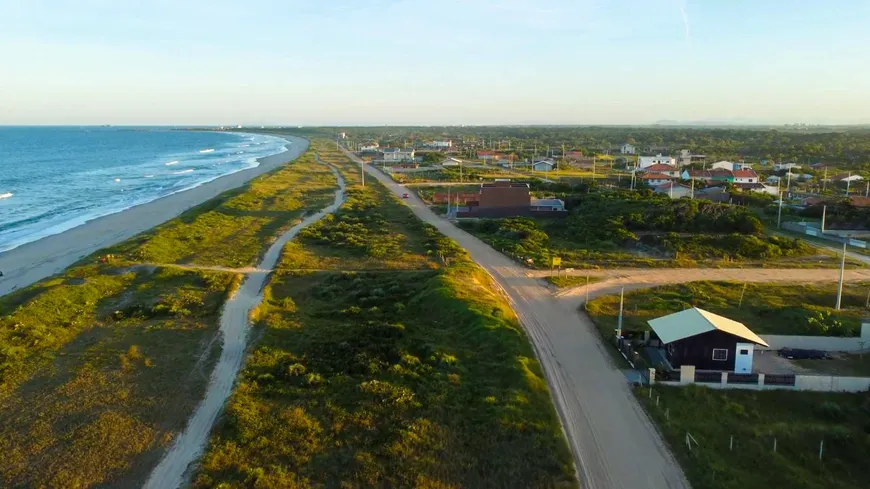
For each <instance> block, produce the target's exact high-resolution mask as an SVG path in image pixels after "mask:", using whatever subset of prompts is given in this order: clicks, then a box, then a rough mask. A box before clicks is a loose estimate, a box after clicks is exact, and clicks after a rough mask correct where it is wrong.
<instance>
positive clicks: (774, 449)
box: [773, 437, 776, 453]
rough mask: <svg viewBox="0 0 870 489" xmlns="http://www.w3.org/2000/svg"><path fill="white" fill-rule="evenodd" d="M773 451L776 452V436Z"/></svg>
mask: <svg viewBox="0 0 870 489" xmlns="http://www.w3.org/2000/svg"><path fill="white" fill-rule="evenodd" d="M773 453H776V438H775V437H774V439H773Z"/></svg>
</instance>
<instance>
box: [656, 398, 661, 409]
mask: <svg viewBox="0 0 870 489" xmlns="http://www.w3.org/2000/svg"><path fill="white" fill-rule="evenodd" d="M661 397H662V396H656V407H658V405H659V399H660V398H661Z"/></svg>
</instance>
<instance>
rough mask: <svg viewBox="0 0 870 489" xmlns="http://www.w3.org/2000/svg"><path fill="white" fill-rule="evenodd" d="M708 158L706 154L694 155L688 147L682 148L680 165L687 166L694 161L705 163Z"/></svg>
mask: <svg viewBox="0 0 870 489" xmlns="http://www.w3.org/2000/svg"><path fill="white" fill-rule="evenodd" d="M706 159H707V156H706V155H693V154H692V152H691V151H689V150H688V149H681V150H680V156H679V159H678V163H679V165H680V166H686V165H691V164H692V163H703V162H704V160H706Z"/></svg>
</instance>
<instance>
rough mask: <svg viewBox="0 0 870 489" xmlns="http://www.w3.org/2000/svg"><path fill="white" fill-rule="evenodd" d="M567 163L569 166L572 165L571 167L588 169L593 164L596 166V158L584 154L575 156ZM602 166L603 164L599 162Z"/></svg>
mask: <svg viewBox="0 0 870 489" xmlns="http://www.w3.org/2000/svg"><path fill="white" fill-rule="evenodd" d="M567 163H568V166H570V167H571V168H577V169H586V170H588V169H591V168H592V167H593V166H595V158H594V157H588V156H582V157H580V158H574V159H571V160H567ZM600 166H601V163H599V167H600Z"/></svg>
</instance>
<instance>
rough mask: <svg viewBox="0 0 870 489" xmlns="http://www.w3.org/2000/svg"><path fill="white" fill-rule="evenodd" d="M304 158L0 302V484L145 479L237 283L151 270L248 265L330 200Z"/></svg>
mask: <svg viewBox="0 0 870 489" xmlns="http://www.w3.org/2000/svg"><path fill="white" fill-rule="evenodd" d="M312 161H313V160H312V156H311V155H306V156H304V157H303V158H302V159H301V160H300V162H299V163H297V164H294V165H289V166H287V167H284V168H282V169H280V170H278V171H275V172H273V173H271V174H269V175H265V176H263V177H260V178H258V179H255V180H253V181H252V182H251V183H250V184H249V185H248V186H246V187H243V188H241V189H239V190H235V191H231V192H228V193H225V194H223V195H221V196H219V197H217V198H216V199H214V200H212V201H209V202H206V203H205V204H203V205H201V206H199V207H198V208H195V209H192V210H190V211H188V212H186V213H184V214H183V215H182V216H180V217H179V218H178V219H175V220H172V221H170V222H168V223H166V224H165V225H163V226H160V227H159V228H157V229H155V230H153V231H151V232H147V233H144V234H143V235H140V236H137V237H135V238H133V239H131V240H129V241H127V242H125V243H122V244H120V245H118V246H115V247H112V248H111V249H109V250H102V251H100V252H98V253H96V254H94V255H93V256H90V257H87V258H85V259H84V260H82V261H81V262H80V263H78V264H76V265H75V266H73V267H71V268H70V269H68V270H66V271H65V272H64V273H63V274H62V275H60V276H57V277H52V278H49V279H47V280H43V281H41V282H39V283H37V284H34V285H33V286H31V287H28V288H25V289H23V290H21V291H18V292H16V293H14V294H10V295H7V296H5V297H2V298H0V451H2V453H3V455H4V456H3V457H2V458H0V487H63V488H68V487H69V488H72V487H76V488H88V487H101V488H128V487H137V486H140V485H141V484H142V482H144V478H145V477H147V475H148V473H149V472H150V469H151V468H152V467H153V466H154V465H155V464H156V463H157V461H158V458H159V457H160V456H161V454H162V452H163V450H164V449H165V448H166V447H167V446H168V444H169V443H170V442H171V440H172V436H173V433H176V432H178V431H179V430H180V429H181V428H182V427H183V425H184V423H185V422H186V420H187V419H188V417H189V416H190V414H191V413H192V411H193V409H194V408H195V406H196V403H197V402H198V401H199V399H200V398H201V397H202V395H203V393H204V390H205V386H206V384H207V381H208V377H209V375H210V372H211V369H212V366H213V364H214V362H215V361H216V359H217V355H218V353H219V347H220V340H219V336H218V319H219V313H220V310H221V308H222V306H223V304H224V302H225V301H226V299H227V297H228V296H229V295H230V294H231V293H232V292H233V291H234V290H235V288H237V287H238V285H239V283H240V279H241V276H240V275H237V274H234V273H223V272H209V271H191V270H182V269H179V268H175V267H172V266H155V265H153V264H152V263H206V264H215V265H227V266H240V265H249V264H253V263H254V261H256V259H257V257H258V256H259V255H260V254H261V253H262V252H263V250H264V249H265V248H266V246H267V243H268V242H269V241H270V240H272V239H273V238H274V237H275V236H276V235H277V234H278V233H279V232H280V231H281V229H283V228H284V227H287V226H289V225H291V224H292V223H293V222H294V221H295V220H296V219H298V218H299V217H300V216H301V215H302V214H303V213H304V212H306V211H309V210H313V209H319V208H320V207H323V206H325V204H326V202H327V201H328V200H331V192H332V191H333V190H334V188H335V186H336V184H335V178H334V176H332V174H331V172H329V170H328V169H326V168H325V167H324V166H323V165H315V164H314V163H312ZM326 176H328V177H329V178H328V179H327V178H326ZM109 254H114V255H115V258H113V259H110V260H109V261H108V262H105V263H104V262H103V261H102V260H101V259H100V258H101V257H105V256H107V255H109Z"/></svg>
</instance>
